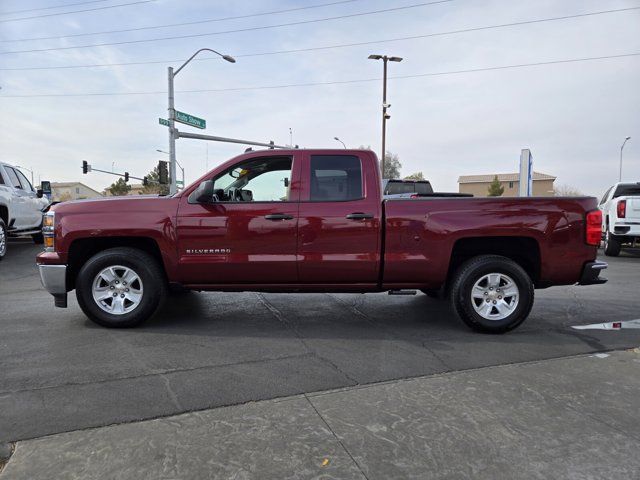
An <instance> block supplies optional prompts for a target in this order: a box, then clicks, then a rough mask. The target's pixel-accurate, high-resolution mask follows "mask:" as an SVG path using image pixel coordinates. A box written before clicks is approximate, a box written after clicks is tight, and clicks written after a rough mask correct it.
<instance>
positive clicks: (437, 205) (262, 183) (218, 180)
mask: <svg viewBox="0 0 640 480" xmlns="http://www.w3.org/2000/svg"><path fill="white" fill-rule="evenodd" d="M435 195H436V196H434V197H432V198H430V197H421V198H417V199H392V200H384V201H383V200H382V198H383V195H382V191H381V179H380V171H379V168H378V160H377V158H376V155H375V154H374V153H373V152H371V151H368V150H267V151H255V152H249V153H245V154H243V155H240V156H238V157H236V158H233V159H231V160H229V161H227V162H226V163H224V164H222V165H220V166H219V167H217V168H215V169H214V170H212V171H211V172H209V173H207V174H206V175H204V176H203V177H202V178H200V179H199V180H198V181H196V182H195V183H193V184H192V185H190V186H189V187H187V188H185V189H184V191H182V192H180V193H178V194H176V195H173V196H171V197H161V196H135V197H134V196H127V197H118V198H109V199H98V200H81V201H75V202H65V203H61V204H58V205H55V206H54V207H52V208H51V210H50V211H49V213H48V214H47V216H46V218H45V221H44V235H45V242H46V243H45V247H46V248H45V251H44V252H42V253H40V254H39V255H38V256H37V264H38V266H39V270H40V276H41V280H42V283H43V285H44V287H45V289H47V290H48V291H49V292H50V293H52V294H53V296H54V297H55V304H56V306H58V307H66V306H67V292H69V291H70V290H73V289H75V290H76V296H77V299H78V303H79V305H80V307H81V308H82V310H83V311H84V313H85V314H86V315H87V316H88V317H89V318H90V319H92V320H93V321H95V322H96V323H98V324H100V325H103V326H107V327H131V326H135V325H138V324H140V323H141V322H142V321H144V320H145V319H147V318H149V317H150V316H152V315H153V314H154V312H156V311H157V310H158V308H159V306H160V305H161V303H162V301H163V300H164V299H165V298H166V297H167V296H168V295H169V294H170V293H171V292H172V291H173V290H175V289H187V290H214V291H262V292H361V293H362V292H382V291H396V290H402V289H414V290H421V291H423V292H425V293H426V294H427V295H429V296H436V295H437V294H438V293H440V292H441V293H446V294H447V296H448V297H449V298H450V299H451V302H452V304H453V307H454V310H455V311H456V312H457V314H458V315H459V316H460V318H461V319H462V320H463V321H464V322H465V323H466V324H467V325H469V326H470V327H472V328H474V329H476V330H479V331H485V332H505V331H507V330H510V329H513V328H515V327H516V326H518V325H519V324H520V323H522V322H523V321H524V320H525V319H526V317H527V316H528V314H529V311H530V310H531V307H532V304H533V295H534V288H545V287H549V286H551V285H569V284H575V283H579V284H582V285H588V284H596V283H604V282H605V281H606V280H605V279H602V278H599V273H600V271H601V270H602V269H604V268H606V266H607V265H606V264H605V263H602V262H598V261H596V248H597V245H598V244H599V242H600V223H601V213H600V211H599V210H598V209H597V206H596V200H595V199H594V198H586V197H585V198H582V197H581V198H451V197H439V196H437V194H435Z"/></svg>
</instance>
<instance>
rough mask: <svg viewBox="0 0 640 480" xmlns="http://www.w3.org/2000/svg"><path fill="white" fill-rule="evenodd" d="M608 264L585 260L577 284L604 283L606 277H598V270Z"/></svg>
mask: <svg viewBox="0 0 640 480" xmlns="http://www.w3.org/2000/svg"><path fill="white" fill-rule="evenodd" d="M607 267H608V265H607V264H606V263H605V262H599V261H595V262H587V263H585V265H584V267H583V268H582V275H581V276H580V281H579V282H578V285H597V284H600V283H606V282H607V279H606V278H600V272H601V271H602V270H604V269H605V268H607Z"/></svg>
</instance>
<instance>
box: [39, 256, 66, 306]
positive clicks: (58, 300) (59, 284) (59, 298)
mask: <svg viewBox="0 0 640 480" xmlns="http://www.w3.org/2000/svg"><path fill="white" fill-rule="evenodd" d="M38 270H39V271H40V281H41V282H42V286H43V287H44V289H45V290H46V291H47V292H49V293H50V294H51V295H53V298H54V299H55V305H56V307H62V308H66V307H67V266H66V265H38Z"/></svg>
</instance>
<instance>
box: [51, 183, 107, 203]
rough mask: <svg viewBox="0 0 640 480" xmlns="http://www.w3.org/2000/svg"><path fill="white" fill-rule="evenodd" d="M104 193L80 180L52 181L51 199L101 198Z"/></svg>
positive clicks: (56, 200)
mask: <svg viewBox="0 0 640 480" xmlns="http://www.w3.org/2000/svg"><path fill="white" fill-rule="evenodd" d="M99 197H102V194H101V193H100V192H98V191H96V190H94V189H93V188H91V187H87V186H86V185H85V184H84V183H80V182H57V183H56V182H51V200H52V201H54V202H65V201H68V200H82V199H83V198H99Z"/></svg>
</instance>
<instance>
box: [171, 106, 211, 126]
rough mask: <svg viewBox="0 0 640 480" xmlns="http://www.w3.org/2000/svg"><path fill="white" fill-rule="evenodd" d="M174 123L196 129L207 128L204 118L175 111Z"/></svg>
mask: <svg viewBox="0 0 640 480" xmlns="http://www.w3.org/2000/svg"><path fill="white" fill-rule="evenodd" d="M176 122H180V123H184V124H185V125H191V126H192V127H196V128H203V129H204V128H207V121H206V120H205V119H204V118H198V117H194V116H193V115H189V114H188V113H184V112H180V111H179V110H176Z"/></svg>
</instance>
